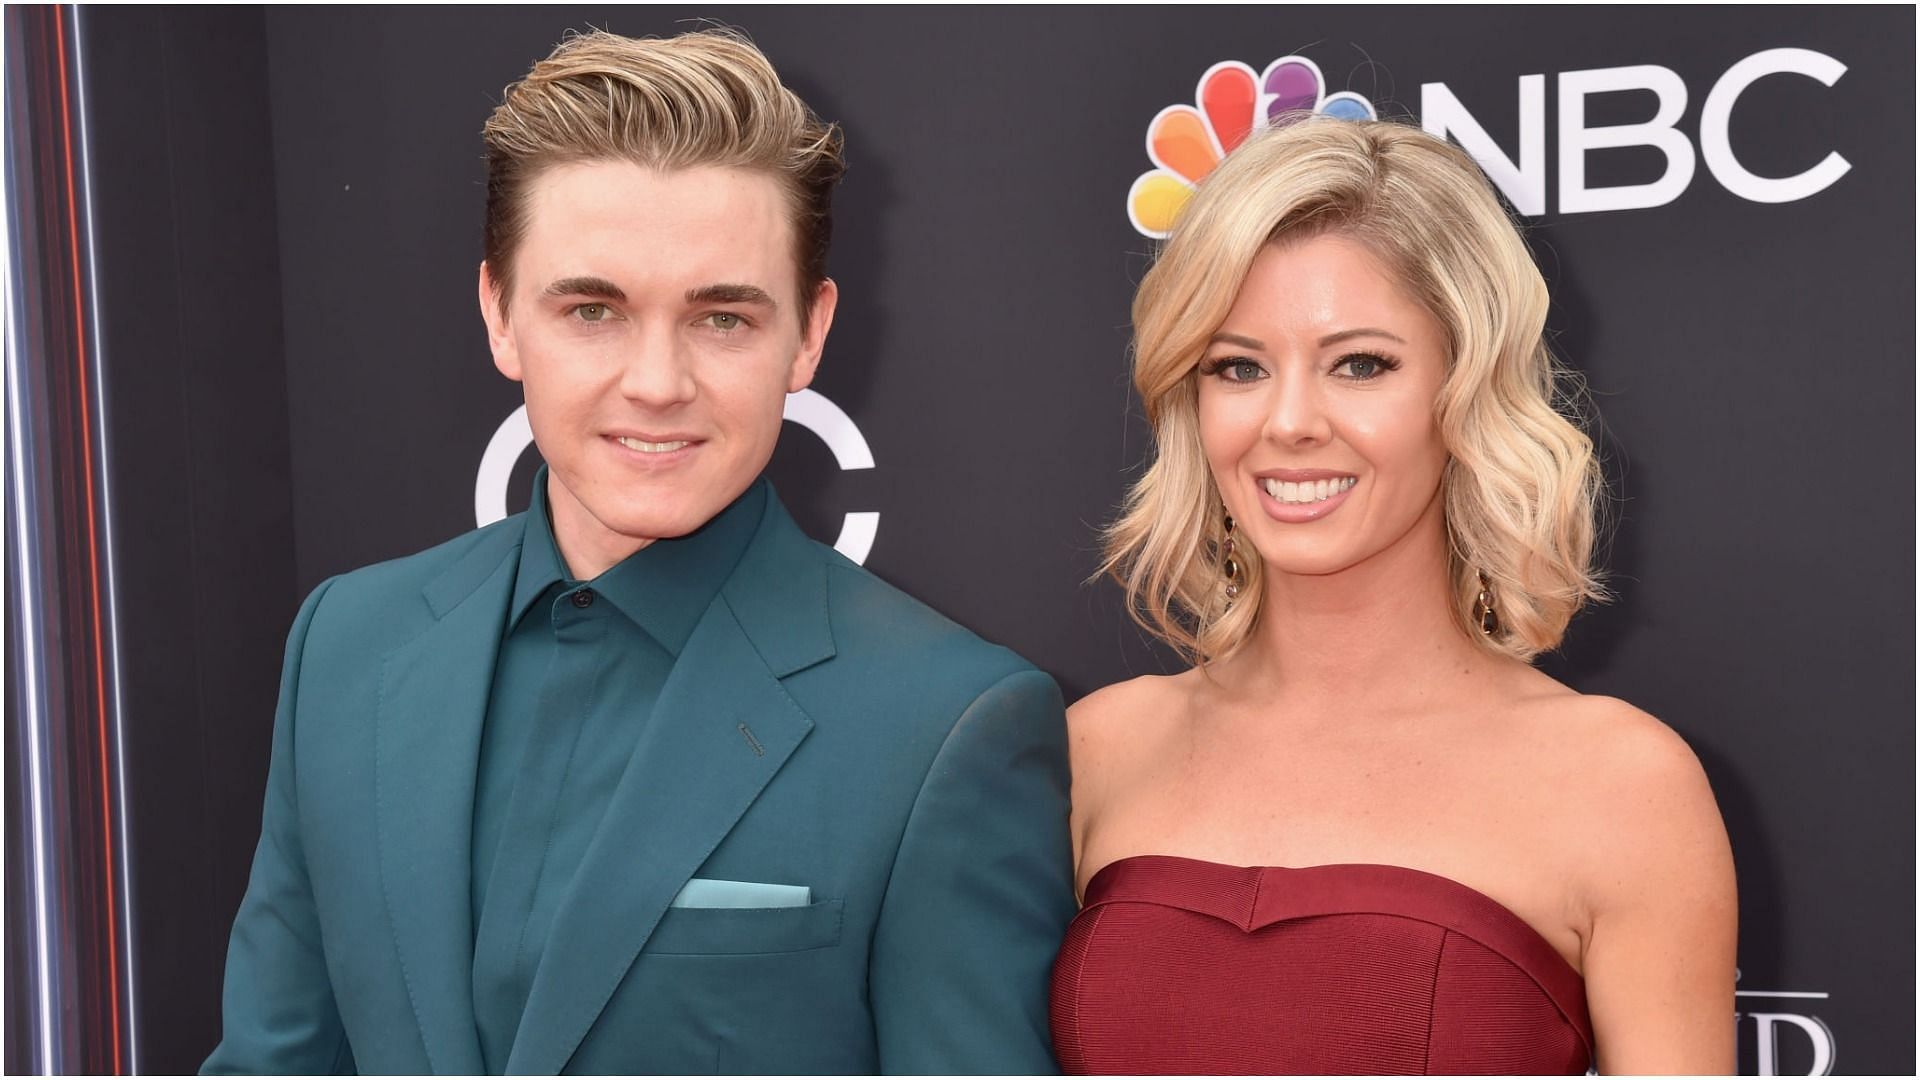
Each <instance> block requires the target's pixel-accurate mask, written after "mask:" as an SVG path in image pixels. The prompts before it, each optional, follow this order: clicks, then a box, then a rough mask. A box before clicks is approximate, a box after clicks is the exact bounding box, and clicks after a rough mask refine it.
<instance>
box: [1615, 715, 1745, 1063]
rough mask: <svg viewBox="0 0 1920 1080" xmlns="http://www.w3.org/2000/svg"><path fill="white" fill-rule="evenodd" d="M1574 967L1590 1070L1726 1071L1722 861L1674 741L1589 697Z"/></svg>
mask: <svg viewBox="0 0 1920 1080" xmlns="http://www.w3.org/2000/svg"><path fill="white" fill-rule="evenodd" d="M1588 700H1589V701H1590V702H1592V703H1593V707H1595V708H1597V709H1601V710H1604V711H1605V712H1606V713H1607V715H1606V716H1605V717H1604V718H1603V722H1602V723H1600V724H1599V725H1596V727H1597V729H1598V730H1599V731H1600V732H1602V733H1603V734H1602V736H1601V739H1600V742H1601V744H1602V746H1601V748H1599V749H1598V750H1597V752H1596V753H1594V755H1593V757H1592V760H1593V765H1594V768H1593V771H1592V773H1591V775H1592V776H1593V778H1594V779H1595V780H1596V784H1595V786H1594V787H1592V788H1590V789H1588V792H1587V794H1586V797H1587V798H1590V799H1591V800H1592V802H1591V803H1590V804H1589V807H1588V813H1587V815H1586V820H1587V821H1588V822H1590V823H1591V824H1590V826H1589V827H1590V829H1591V832H1590V833H1589V835H1588V836H1587V837H1586V838H1584V839H1587V840H1589V841H1590V842H1589V843H1587V844H1586V845H1585V851H1586V853H1587V857H1586V859H1585V861H1584V863H1583V865H1584V867H1585V872H1584V875H1583V876H1584V879H1585V880H1584V882H1583V889H1582V891H1583V893H1584V897H1585V900H1586V904H1587V910H1588V912H1589V916H1590V920H1591V921H1590V929H1589V933H1588V936H1587V940H1586V945H1585V950H1584V959H1583V969H1584V972H1585V975H1586V984H1587V1005H1588V1010H1589V1012H1590V1013H1591V1015H1592V1017H1593V1026H1594V1037H1595V1041H1596V1043H1597V1046H1596V1051H1595V1053H1596V1057H1597V1064H1598V1067H1599V1070H1600V1072H1602V1073H1669V1074H1671V1073H1720V1074H1731V1073H1732V1072H1733V1071H1734V1019H1733V1001H1734V999H1733V979H1734V965H1735V957H1734V944H1735V938H1736V931H1737V928H1738V927H1737V924H1738V921H1739V904H1738V900H1737V898H1736V895H1735V891H1734V871H1733V853H1732V851H1731V849H1730V848H1729V847H1728V844H1727V832H1726V826H1725V825H1723V824H1722V823H1721V820H1720V810H1719V807H1718V806H1717V805H1716V804H1715V802H1714V798H1713V790H1712V789H1711V788H1710V787H1709V786H1708V784H1707V777H1706V774H1705V773H1704V772H1703V771H1702V770H1701V768H1700V762H1699V760H1698V759H1697V758H1695V757H1694V754H1693V751H1692V750H1690V749H1689V748H1688V747H1687V745H1686V743H1685V742H1684V741H1682V740H1681V739H1680V737H1679V736H1678V735H1676V734H1674V732H1673V731H1672V730H1671V729H1669V728H1668V727H1667V726H1666V725H1664V724H1662V723H1660V722H1659V721H1658V720H1656V719H1654V718H1653V717H1651V716H1648V715H1647V714H1645V713H1643V712H1640V711H1639V710H1638V709H1635V708H1633V707H1632V706H1630V705H1627V704H1625V703H1623V702H1618V701H1612V700H1611V699H1588Z"/></svg>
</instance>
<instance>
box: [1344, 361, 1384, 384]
mask: <svg viewBox="0 0 1920 1080" xmlns="http://www.w3.org/2000/svg"><path fill="white" fill-rule="evenodd" d="M1333 370H1334V372H1335V373H1336V374H1338V373H1340V372H1342V371H1344V372H1345V373H1346V377H1347V378H1349V379H1356V380H1360V381H1363V382H1364V381H1365V380H1367V379H1372V378H1376V377H1378V376H1379V374H1380V373H1381V372H1383V371H1386V370H1388V368H1387V362H1386V361H1385V360H1382V359H1381V358H1379V357H1377V356H1347V357H1342V358H1341V360H1340V362H1339V363H1337V364H1335V365H1333Z"/></svg>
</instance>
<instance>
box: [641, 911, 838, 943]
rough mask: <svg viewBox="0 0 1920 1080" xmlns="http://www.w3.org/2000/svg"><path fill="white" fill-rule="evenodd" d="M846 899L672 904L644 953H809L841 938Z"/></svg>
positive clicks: (655, 929)
mask: <svg viewBox="0 0 1920 1080" xmlns="http://www.w3.org/2000/svg"><path fill="white" fill-rule="evenodd" d="M843 907H845V901H842V900H819V901H815V902H814V903H811V904H808V905H806V906H804V907H778V908H700V907H679V908H668V909H667V913H666V914H665V915H662V916H661V917H660V922H659V925H657V926H655V927H654V928H653V936H652V937H650V938H648V939H647V945H646V948H645V949H644V950H643V951H644V952H648V953H654V954H658V955H666V956H714V955H721V956H725V955H733V956H739V955H747V954H751V953H791V952H806V951H807V950H809V949H825V948H828V947H830V946H833V945H838V944H839V943H840V916H841V909H842V908H843Z"/></svg>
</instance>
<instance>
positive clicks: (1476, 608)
mask: <svg viewBox="0 0 1920 1080" xmlns="http://www.w3.org/2000/svg"><path fill="white" fill-rule="evenodd" d="M1478 573H1479V574H1480V595H1479V596H1476V597H1474V598H1473V619H1474V621H1475V622H1477V623H1479V624H1480V632H1481V633H1482V634H1485V635H1486V636H1487V637H1492V636H1493V635H1494V632H1495V631H1497V630H1499V629H1500V617H1499V615H1497V614H1495V613H1494V610H1493V585H1492V584H1491V583H1490V582H1488V581H1487V572H1486V571H1485V570H1481V571H1478Z"/></svg>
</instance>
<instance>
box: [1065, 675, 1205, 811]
mask: <svg viewBox="0 0 1920 1080" xmlns="http://www.w3.org/2000/svg"><path fill="white" fill-rule="evenodd" d="M1193 678H1194V673H1193V672H1190V671H1189V672H1182V673H1181V674H1179V675H1142V676H1140V677H1138V678H1133V679H1128V680H1126V681H1125V682H1117V683H1114V684H1113V685H1111V686H1103V687H1101V688H1100V689H1098V690H1095V691H1094V692H1093V693H1091V694H1088V695H1087V696H1086V697H1083V698H1081V699H1080V700H1079V701H1077V702H1075V703H1074V704H1073V706H1072V707H1071V708H1069V709H1068V710H1067V741H1068V745H1069V748H1070V752H1071V754H1072V758H1073V770H1074V776H1075V783H1076V784H1081V783H1082V781H1084V780H1089V779H1092V778H1093V777H1095V776H1096V775H1099V776H1106V775H1111V774H1113V773H1115V772H1124V771H1125V770H1126V769H1127V768H1129V767H1130V763H1132V762H1134V761H1135V760H1136V759H1137V758H1138V757H1140V755H1142V754H1150V753H1151V752H1152V748H1153V747H1154V746H1155V745H1156V744H1157V743H1158V742H1159V740H1160V739H1161V738H1162V737H1164V736H1165V735H1166V734H1167V733H1168V731H1169V729H1170V727H1171V725H1173V724H1175V723H1177V721H1178V719H1179V717H1181V716H1183V715H1184V714H1185V712H1186V708H1185V702H1186V701H1187V699H1188V698H1189V697H1190V696H1191V695H1192V693H1193V690H1192V685H1191V684H1192V681H1193Z"/></svg>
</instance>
